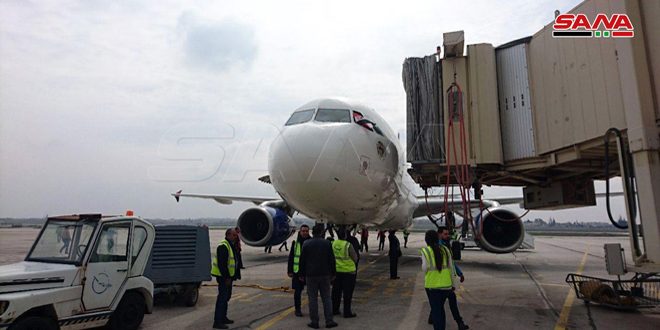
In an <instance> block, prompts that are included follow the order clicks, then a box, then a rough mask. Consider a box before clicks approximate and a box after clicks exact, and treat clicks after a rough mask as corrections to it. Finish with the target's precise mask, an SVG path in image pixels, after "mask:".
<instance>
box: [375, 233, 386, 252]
mask: <svg viewBox="0 0 660 330" xmlns="http://www.w3.org/2000/svg"><path fill="white" fill-rule="evenodd" d="M376 238H377V239H378V251H383V250H385V231H384V230H379V231H378V235H376Z"/></svg>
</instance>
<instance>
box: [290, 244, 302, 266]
mask: <svg viewBox="0 0 660 330" xmlns="http://www.w3.org/2000/svg"><path fill="white" fill-rule="evenodd" d="M293 245H294V246H293V247H292V248H293V249H294V252H293V272H294V273H295V274H298V269H299V268H298V266H299V265H300V246H301V245H302V244H300V243H298V241H293Z"/></svg>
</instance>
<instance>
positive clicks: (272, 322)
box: [256, 254, 386, 330]
mask: <svg viewBox="0 0 660 330" xmlns="http://www.w3.org/2000/svg"><path fill="white" fill-rule="evenodd" d="M384 256H386V254H383V255H380V256H378V257H377V258H376V259H374V260H373V261H371V262H367V264H366V265H364V266H359V267H358V274H359V273H361V272H362V271H363V270H365V269H367V268H369V267H370V266H371V265H373V264H375V263H376V261H378V260H380V259H381V258H383V257H384ZM305 305H307V298H303V300H302V301H301V303H300V308H302V307H304V306H305ZM294 311H295V308H293V307H289V308H287V309H285V310H283V311H282V312H280V313H279V314H277V316H275V317H273V318H272V319H270V320H268V321H267V322H266V323H264V324H262V325H260V326H258V327H257V328H256V330H266V329H269V328H270V327H272V326H273V325H275V324H276V323H277V322H279V321H281V320H283V319H284V318H285V317H287V316H289V314H291V313H293V312H294Z"/></svg>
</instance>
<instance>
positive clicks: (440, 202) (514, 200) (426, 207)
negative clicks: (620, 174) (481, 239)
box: [413, 191, 623, 218]
mask: <svg viewBox="0 0 660 330" xmlns="http://www.w3.org/2000/svg"><path fill="white" fill-rule="evenodd" d="M605 196H606V194H605V193H596V198H603V197H605ZM619 196H623V192H620V191H617V192H614V191H613V192H610V197H619ZM417 201H418V202H419V206H418V207H417V209H416V210H415V212H414V213H413V218H416V217H423V216H427V215H431V214H438V213H441V212H444V210H445V201H444V198H443V197H440V196H432V197H429V198H428V199H425V198H424V196H418V197H417ZM493 202H497V203H499V204H500V205H510V204H522V202H523V197H522V196H520V197H496V198H488V199H484V200H483V206H484V207H491V206H493V205H494V203H493ZM447 204H448V208H449V209H453V210H462V208H463V202H462V201H461V198H460V196H458V198H456V196H454V200H453V201H452V200H448V201H447ZM478 207H479V201H478V200H476V201H475V200H470V208H478ZM520 207H522V205H521V206H520Z"/></svg>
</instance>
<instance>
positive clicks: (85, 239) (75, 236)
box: [25, 220, 97, 264]
mask: <svg viewBox="0 0 660 330" xmlns="http://www.w3.org/2000/svg"><path fill="white" fill-rule="evenodd" d="M96 224H97V221H58V220H49V221H47V222H46V224H45V226H44V229H43V230H42V232H41V235H39V239H38V240H37V241H36V242H35V243H34V246H33V247H32V250H31V251H30V254H29V255H28V256H27V258H26V259H25V260H27V261H44V262H54V263H65V264H76V263H79V262H80V261H81V259H82V257H83V256H84V255H85V251H86V250H87V246H88V245H89V241H90V239H91V238H92V233H94V228H95V227H96Z"/></svg>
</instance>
